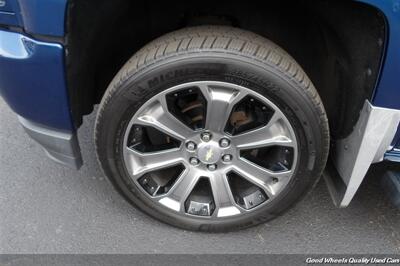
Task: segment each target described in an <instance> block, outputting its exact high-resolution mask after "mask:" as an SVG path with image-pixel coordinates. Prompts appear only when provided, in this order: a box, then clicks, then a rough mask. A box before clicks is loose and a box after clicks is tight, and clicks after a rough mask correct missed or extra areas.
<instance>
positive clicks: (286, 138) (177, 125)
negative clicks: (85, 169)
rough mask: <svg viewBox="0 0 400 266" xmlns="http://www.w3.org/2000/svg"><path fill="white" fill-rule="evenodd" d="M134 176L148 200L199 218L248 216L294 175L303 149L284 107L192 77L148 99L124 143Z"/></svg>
mask: <svg viewBox="0 0 400 266" xmlns="http://www.w3.org/2000/svg"><path fill="white" fill-rule="evenodd" d="M123 155H124V163H125V167H126V170H127V172H128V173H129V176H130V178H131V179H132V180H133V182H134V184H135V185H136V186H137V187H138V188H139V189H140V191H142V193H143V194H144V195H146V197H148V198H149V199H151V200H152V201H154V202H156V203H157V204H161V206H164V207H165V208H167V209H168V210H170V211H172V212H177V213H179V214H181V215H184V216H187V215H190V216H192V217H198V218H199V219H222V217H227V216H233V215H245V214H246V213H248V212H251V211H253V210H255V209H257V208H259V207H260V206H263V205H264V204H268V203H269V202H271V201H272V200H274V199H275V198H276V197H277V196H278V195H279V194H280V193H281V191H282V190H283V189H284V188H285V187H286V186H287V184H288V183H289V181H290V180H291V178H292V176H293V175H294V172H295V169H296V164H297V157H298V146H297V141H296V135H295V133H294V130H293V128H292V126H291V125H290V123H289V121H288V119H287V118H286V117H285V115H284V114H283V112H282V111H281V110H280V109H279V108H278V107H277V106H276V105H275V104H273V103H272V102H271V101H269V100H268V99H266V98H265V97H264V96H262V95H260V94H258V93H256V92H255V91H253V90H250V89H247V88H244V87H242V86H238V85H235V84H231V83H226V82H216V81H200V82H190V83H185V84H181V85H178V86H175V87H172V88H170V89H168V90H165V91H163V92H161V93H159V94H157V95H155V96H154V97H152V98H151V99H150V100H149V101H147V102H146V103H145V104H144V105H143V106H142V107H141V108H140V109H139V110H138V111H137V112H136V113H135V114H134V116H133V117H132V119H131V121H130V122H129V124H128V126H127V128H126V131H125V134H124V142H123Z"/></svg>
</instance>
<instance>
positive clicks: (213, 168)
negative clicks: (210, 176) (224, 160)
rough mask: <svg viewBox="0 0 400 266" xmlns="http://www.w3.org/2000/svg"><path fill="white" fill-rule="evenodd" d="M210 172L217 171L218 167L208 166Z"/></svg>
mask: <svg viewBox="0 0 400 266" xmlns="http://www.w3.org/2000/svg"><path fill="white" fill-rule="evenodd" d="M207 168H208V170H210V171H215V170H216V169H217V165H215V164H209V165H207Z"/></svg>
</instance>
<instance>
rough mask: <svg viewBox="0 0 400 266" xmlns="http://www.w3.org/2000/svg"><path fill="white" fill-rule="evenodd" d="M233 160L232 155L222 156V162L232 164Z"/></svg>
mask: <svg viewBox="0 0 400 266" xmlns="http://www.w3.org/2000/svg"><path fill="white" fill-rule="evenodd" d="M231 160H232V156H231V155H230V154H225V155H224V156H222V161H224V162H230V161H231Z"/></svg>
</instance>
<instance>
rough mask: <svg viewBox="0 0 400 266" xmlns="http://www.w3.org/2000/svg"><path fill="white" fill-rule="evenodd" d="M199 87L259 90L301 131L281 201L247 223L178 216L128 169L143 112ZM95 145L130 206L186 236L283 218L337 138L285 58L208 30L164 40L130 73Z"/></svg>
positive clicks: (252, 37)
mask: <svg viewBox="0 0 400 266" xmlns="http://www.w3.org/2000/svg"><path fill="white" fill-rule="evenodd" d="M198 80H215V81H225V82H230V83H234V84H237V85H241V86H246V87H247V88H251V89H252V90H254V91H256V92H258V93H260V94H262V95H263V96H265V97H266V98H268V99H269V100H271V101H272V102H273V103H274V104H276V105H277V106H278V107H279V108H280V109H281V110H282V111H283V113H284V114H285V115H286V117H287V118H288V120H289V121H290V123H291V125H292V126H293V128H294V130H295V133H296V136H297V139H298V145H299V156H298V164H297V169H296V174H295V176H294V177H293V178H292V179H291V181H290V183H289V184H288V185H287V187H286V188H285V190H284V191H283V192H282V193H281V194H280V195H279V197H278V198H277V199H276V200H274V201H273V202H271V203H270V204H267V205H265V206H264V207H263V208H260V209H257V210H256V211H252V212H250V213H249V214H247V215H244V216H239V217H236V216H233V217H231V218H226V219H222V220H216V221H210V222H205V221H204V220H201V221H199V220H196V219H192V218H190V217H182V216H179V215H174V214H173V213H171V212H169V211H166V210H165V208H163V207H162V206H161V205H160V206H157V205H155V204H153V203H152V202H150V201H149V200H147V199H146V197H144V196H143V195H142V194H141V192H139V191H138V189H137V188H136V187H135V185H134V184H133V183H132V181H130V178H129V176H128V174H127V171H126V169H125V167H124V163H123V158H122V152H121V150H122V149H121V147H122V146H121V145H122V144H121V143H122V139H123V133H124V131H125V128H126V127H127V124H128V122H129V121H130V118H131V117H132V115H133V114H134V113H135V111H136V110H137V109H138V108H139V107H140V106H141V105H142V104H144V103H145V102H146V101H147V100H148V99H149V98H151V97H152V96H154V95H156V94H157V93H159V92H161V91H163V90H165V89H166V88H169V87H172V86H174V85H177V84H181V83H184V82H188V81H198ZM95 142H96V150H97V155H98V159H99V162H100V164H101V166H102V168H103V169H104V172H105V174H106V175H107V176H108V178H109V179H110V181H111V182H112V183H113V185H114V186H115V187H116V189H117V190H118V191H119V192H120V193H121V194H122V195H123V196H125V198H126V199H128V201H129V202H131V203H133V204H134V205H135V206H137V207H138V208H139V209H141V210H142V211H144V212H145V213H147V214H149V215H151V216H152V217H154V218H156V219H159V220H160V221H163V222H166V223H168V224H171V225H174V226H177V227H180V228H184V229H189V230H200V231H229V230H236V229H240V228H246V227H249V226H253V225H256V224H259V223H262V222H265V221H268V220H270V219H272V218H274V217H276V216H277V215H278V214H280V213H282V212H283V211H285V210H286V209H288V207H290V206H291V205H293V204H294V203H296V202H298V201H299V200H300V198H301V197H302V196H304V195H305V194H306V192H307V191H310V190H311V188H313V186H314V185H315V184H316V183H317V181H318V180H319V177H320V176H321V172H322V170H323V168H324V167H325V163H326V160H327V155H328V149H329V130H328V120H327V116H326V114H325V110H324V107H323V104H322V102H321V99H320V97H319V95H318V93H317V91H316V89H315V88H314V86H313V84H312V83H311V81H310V80H309V78H308V77H307V75H306V74H305V73H304V71H303V70H302V68H301V67H300V66H299V65H298V64H297V62H296V61H295V60H294V59H293V58H291V57H290V56H289V55H288V54H287V53H286V52H285V51H284V50H282V49H281V48H280V47H278V46H277V45H275V44H273V43H272V42H271V41H269V40H267V39H265V38H263V37H261V36H259V35H256V34H254V33H251V32H248V31H244V30H241V29H237V28H232V27H219V26H201V27H193V28H185V29H182V30H179V31H176V32H173V33H169V34H167V35H165V36H163V37H160V38H158V39H156V40H155V41H153V42H151V43H149V44H148V45H146V46H145V47H144V48H142V49H141V50H140V51H139V52H137V53H136V54H135V55H134V56H133V57H132V58H131V59H130V60H129V61H128V62H127V63H126V64H125V65H124V66H123V68H122V69H121V70H120V71H119V73H118V74H117V75H116V76H115V78H114V79H113V81H112V82H111V84H110V85H109V87H108V89H107V91H106V92H105V94H104V97H103V99H102V101H101V104H100V107H99V110H98V115H97V120H96V128H95Z"/></svg>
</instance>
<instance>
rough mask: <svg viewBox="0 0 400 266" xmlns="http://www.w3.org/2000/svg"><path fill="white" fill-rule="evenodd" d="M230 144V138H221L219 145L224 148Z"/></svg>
mask: <svg viewBox="0 0 400 266" xmlns="http://www.w3.org/2000/svg"><path fill="white" fill-rule="evenodd" d="M229 144H230V142H229V140H228V139H221V141H220V142H219V145H220V146H221V147H222V148H226V147H228V146H229Z"/></svg>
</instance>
